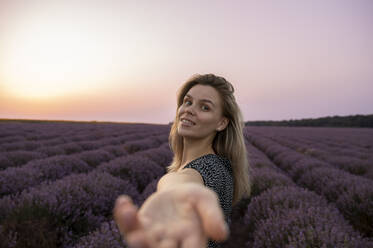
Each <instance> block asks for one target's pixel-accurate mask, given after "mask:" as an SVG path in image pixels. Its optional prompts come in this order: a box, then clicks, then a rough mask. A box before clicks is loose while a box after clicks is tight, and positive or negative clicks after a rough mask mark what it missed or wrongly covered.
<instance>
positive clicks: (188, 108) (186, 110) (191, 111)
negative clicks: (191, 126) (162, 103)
mask: <svg viewBox="0 0 373 248" xmlns="http://www.w3.org/2000/svg"><path fill="white" fill-rule="evenodd" d="M185 112H187V113H189V114H191V115H194V106H193V105H189V106H187V107H186V109H185Z"/></svg>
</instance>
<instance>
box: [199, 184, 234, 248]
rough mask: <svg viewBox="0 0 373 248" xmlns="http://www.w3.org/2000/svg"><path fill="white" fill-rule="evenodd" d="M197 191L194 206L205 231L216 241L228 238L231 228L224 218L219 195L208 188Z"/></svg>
mask: <svg viewBox="0 0 373 248" xmlns="http://www.w3.org/2000/svg"><path fill="white" fill-rule="evenodd" d="M195 193H196V195H194V206H195V208H196V210H197V212H198V214H199V216H200V218H201V221H202V227H203V229H204V231H205V233H206V234H207V236H208V237H211V238H212V239H214V240H216V241H224V240H226V239H227V238H228V236H229V228H228V225H227V224H226V222H225V220H224V214H223V210H222V209H221V207H220V202H219V198H218V195H217V194H216V193H215V192H214V191H212V190H210V189H208V188H204V190H201V191H198V192H195Z"/></svg>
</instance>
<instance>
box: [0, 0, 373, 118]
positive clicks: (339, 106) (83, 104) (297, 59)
mask: <svg viewBox="0 0 373 248" xmlns="http://www.w3.org/2000/svg"><path fill="white" fill-rule="evenodd" d="M372 24H373V1H370V0H349V1H347V0H333V1H332V0H314V1H305V0H304V1H300V0H282V1H277V0H273V1H270V0H268V1H259V0H258V1H250V0H247V1H243V0H242V1H237V0H236V1H235V0H231V1H228V0H226V1H221V0H214V1H212V0H211V1H209V0H206V1H195V0H188V1H178V0H170V1H165V0H157V1H142V0H136V1H125V0H123V1H119V0H102V1H97V0H89V1H88V0H81V1H79V0H61V1H56V0H44V1H43V0H23V1H20V0H0V118H6V119H44V120H78V121H115V122H142V123H160V124H167V123H169V122H171V121H173V120H174V117H175V114H176V93H177V90H178V89H179V87H180V86H181V85H182V84H183V83H184V82H185V81H186V80H187V79H189V78H190V77H191V76H192V75H194V74H196V73H198V74H205V73H213V74H215V75H218V76H222V77H224V78H225V79H226V80H228V81H229V82H231V83H232V84H233V86H234V89H235V93H234V94H235V97H236V100H237V103H238V105H239V106H240V109H241V111H242V114H243V117H244V120H245V121H254V120H290V119H302V118H319V117H325V116H335V115H339V116H345V115H355V114H373V107H372V106H373V97H372V95H373V46H372V44H373V28H372Z"/></svg>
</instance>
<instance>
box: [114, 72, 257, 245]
mask: <svg viewBox="0 0 373 248" xmlns="http://www.w3.org/2000/svg"><path fill="white" fill-rule="evenodd" d="M233 93H234V88H233V86H232V85H231V84H230V83H229V82H228V81H226V80H225V79H224V78H223V77H219V76H215V75H214V74H206V75H199V74H197V75H195V76H193V77H192V78H190V79H189V80H188V81H187V82H185V83H184V84H183V85H182V87H181V88H180V90H179V91H178V96H177V111H176V117H175V120H174V122H173V124H172V127H171V132H170V136H169V142H170V146H171V149H172V151H173V152H174V157H173V161H172V163H171V165H170V166H168V167H167V171H168V172H167V174H165V175H164V176H163V177H162V178H161V179H160V180H159V181H158V185H157V191H156V192H155V193H153V194H152V195H151V196H149V198H148V199H147V200H146V201H145V202H144V203H143V205H142V206H141V208H140V209H139V210H138V208H137V206H135V205H134V204H133V202H132V200H131V199H130V198H129V197H128V196H120V197H118V199H117V200H116V204H115V207H114V210H113V213H114V219H115V221H116V223H117V225H118V227H119V230H120V232H121V233H122V234H123V235H124V236H125V239H126V241H127V243H128V244H129V245H130V247H149V248H155V247H157V248H158V247H159V248H165V247H170V248H171V247H175V248H177V247H182V248H186V247H193V248H196V247H209V248H210V247H219V242H220V241H224V240H226V239H227V238H228V235H229V228H228V225H229V224H230V214H231V211H232V205H235V204H236V203H238V202H239V201H240V199H242V198H243V197H245V196H249V194H250V183H249V175H248V171H249V170H248V169H249V168H248V166H249V165H248V161H247V157H246V156H247V154H246V147H245V143H244V138H243V133H242V129H243V119H242V114H241V111H240V108H239V107H238V105H237V103H236V100H235V97H234V95H233Z"/></svg>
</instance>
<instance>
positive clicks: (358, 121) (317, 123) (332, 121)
mask: <svg viewBox="0 0 373 248" xmlns="http://www.w3.org/2000/svg"><path fill="white" fill-rule="evenodd" d="M245 125H246V126H292V127H294V126H306V127H373V114H372V115H348V116H338V115H335V116H327V117H321V118H315V119H313V118H309V119H300V120H292V119H291V120H283V121H247V122H245Z"/></svg>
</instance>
